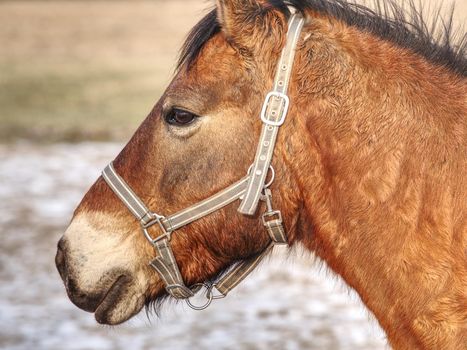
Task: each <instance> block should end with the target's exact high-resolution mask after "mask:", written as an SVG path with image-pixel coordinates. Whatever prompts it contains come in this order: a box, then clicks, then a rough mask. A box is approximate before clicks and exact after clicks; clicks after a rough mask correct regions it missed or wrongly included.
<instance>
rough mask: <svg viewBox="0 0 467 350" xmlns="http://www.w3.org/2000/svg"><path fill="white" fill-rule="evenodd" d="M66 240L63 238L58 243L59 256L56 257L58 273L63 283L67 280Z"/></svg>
mask: <svg viewBox="0 0 467 350" xmlns="http://www.w3.org/2000/svg"><path fill="white" fill-rule="evenodd" d="M64 246H65V243H64V240H63V238H62V239H61V240H60V241H59V242H58V246H57V255H56V256H55V265H56V266H57V270H58V273H59V274H60V277H61V278H62V280H63V281H65V278H66V261H65V252H64Z"/></svg>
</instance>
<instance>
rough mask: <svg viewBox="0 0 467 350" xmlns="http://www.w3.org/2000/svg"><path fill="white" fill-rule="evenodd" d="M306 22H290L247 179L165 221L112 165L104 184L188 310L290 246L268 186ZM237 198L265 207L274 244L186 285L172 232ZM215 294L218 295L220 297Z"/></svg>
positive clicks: (246, 208)
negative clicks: (212, 278) (209, 278)
mask: <svg viewBox="0 0 467 350" xmlns="http://www.w3.org/2000/svg"><path fill="white" fill-rule="evenodd" d="M303 23H304V19H303V17H301V15H300V14H294V15H293V16H292V17H291V18H290V21H289V31H288V34H287V41H286V45H285V47H284V49H283V51H282V55H281V59H280V61H279V64H278V68H277V75H276V79H275V83H274V90H273V91H271V92H270V93H269V94H268V95H267V96H266V99H265V101H264V105H263V108H262V112H261V119H262V121H263V123H264V124H263V129H262V132H261V139H260V143H259V145H258V149H257V153H256V157H255V161H254V163H253V165H252V166H251V168H250V170H249V171H248V175H247V176H246V177H244V178H243V179H241V180H239V181H237V182H236V183H234V184H233V185H231V186H229V187H227V188H225V189H224V190H222V191H220V192H218V193H216V194H215V195H213V196H212V197H209V198H207V199H205V200H203V201H201V202H198V203H197V204H195V205H192V206H191V207H188V208H186V209H183V210H181V211H179V212H178V213H175V214H173V215H170V216H167V217H164V216H162V215H159V214H157V213H154V212H152V211H151V210H150V209H149V208H148V207H147V206H146V205H145V204H144V202H143V201H142V200H141V199H140V198H139V197H138V196H137V195H136V193H135V192H134V191H133V190H132V189H131V187H130V186H129V185H128V184H127V183H126V182H125V181H124V180H123V179H122V178H121V177H120V176H119V175H118V173H117V172H116V171H115V168H114V166H113V164H112V163H111V164H109V165H108V166H107V167H106V168H105V169H104V171H103V172H102V177H103V179H104V180H105V182H106V183H107V184H108V185H109V187H110V188H111V189H112V191H113V192H114V193H115V194H116V195H117V196H118V198H119V199H120V200H121V201H122V202H123V203H124V204H125V206H126V207H127V208H128V209H129V210H130V212H131V213H132V214H133V215H134V216H135V217H136V218H137V219H138V220H139V222H140V224H141V229H142V231H143V233H144V236H145V237H146V239H147V240H148V241H149V242H150V243H151V244H152V245H153V247H154V249H155V250H156V253H157V255H156V257H155V258H154V260H152V261H151V262H150V265H151V266H152V267H153V268H154V269H155V270H156V271H157V272H158V274H159V276H160V278H161V279H162V281H163V282H164V285H165V289H166V291H167V293H169V294H170V295H171V296H172V297H174V298H176V299H185V300H186V301H187V303H188V305H189V306H190V307H192V308H193V309H195V310H203V309H205V308H207V307H208V306H209V305H210V304H211V302H212V300H214V299H220V298H224V297H225V296H227V294H228V293H229V292H230V291H231V290H232V289H233V288H235V287H236V286H237V285H238V284H239V283H240V282H241V281H243V279H244V278H245V277H246V276H248V275H249V274H250V273H251V272H252V271H253V270H254V269H255V268H256V267H257V266H258V264H259V263H260V262H261V261H262V260H263V259H264V257H265V256H266V255H267V254H268V253H269V252H270V251H271V250H272V248H273V246H274V245H275V244H287V235H286V232H285V230H284V226H283V222H282V215H281V212H280V211H278V210H274V208H273V202H272V193H271V190H270V189H269V186H270V185H271V184H272V182H273V181H274V169H273V168H272V167H271V159H272V156H273V153H274V146H275V143H276V139H277V134H278V131H279V127H280V126H281V125H282V124H283V123H284V121H285V118H286V116H287V111H288V108H289V98H288V96H287V95H286V93H287V88H288V85H289V81H290V76H291V72H292V66H293V61H294V56H295V47H296V45H297V42H298V38H299V35H300V32H301V29H302V27H303ZM268 169H271V170H272V179H271V180H270V182H269V183H268V184H265V181H266V177H267V173H268ZM238 199H240V200H241V205H240V208H239V212H240V213H242V214H247V215H252V214H254V213H255V212H256V209H257V206H258V203H259V201H260V200H261V201H264V202H265V203H266V212H265V213H264V214H263V215H262V223H263V225H264V227H265V229H266V231H267V233H268V235H269V237H270V239H271V242H270V243H269V244H268V245H267V247H265V248H264V249H263V250H262V251H261V252H259V253H258V254H256V255H253V256H251V257H249V258H247V259H245V260H242V261H240V262H239V263H237V264H236V265H235V266H234V267H233V268H232V269H231V270H229V271H228V272H227V273H225V274H224V275H223V276H222V277H221V278H220V279H219V280H218V281H217V282H215V283H211V284H208V283H197V284H195V285H193V286H190V287H188V286H186V285H185V283H184V281H183V277H182V275H181V273H180V269H179V267H178V264H177V261H176V259H175V256H174V254H173V250H172V247H171V245H170V240H171V238H172V233H173V232H174V231H176V230H178V229H180V228H181V227H184V226H186V225H188V224H190V223H192V222H193V221H196V220H198V219H200V218H202V217H205V216H207V215H209V214H211V213H213V212H215V211H217V210H219V209H221V208H223V207H225V206H227V205H229V204H231V203H233V202H234V201H236V200H238ZM203 288H204V289H205V296H206V299H207V301H206V303H205V304H204V305H201V306H196V305H193V304H192V303H191V302H190V298H191V297H193V296H194V295H195V294H196V293H198V292H199V291H200V290H201V289H203ZM216 291H217V293H215V292H216Z"/></svg>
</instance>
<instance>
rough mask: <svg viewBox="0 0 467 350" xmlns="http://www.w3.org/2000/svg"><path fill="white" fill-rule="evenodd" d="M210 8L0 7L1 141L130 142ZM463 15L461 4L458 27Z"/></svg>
mask: <svg viewBox="0 0 467 350" xmlns="http://www.w3.org/2000/svg"><path fill="white" fill-rule="evenodd" d="M212 3H213V1H206V0H165V1H164V0H153V1H149V0H146V1H140V0H136V1H100V0H97V1H96V0H94V1H86V0H77V1H59V0H53V1H39V0H36V1H0V23H1V25H0V106H1V110H0V142H2V141H3V142H5V141H9V140H12V139H16V138H18V137H19V138H27V139H32V140H36V141H46V142H53V141H78V140H81V139H88V140H90V139H93V140H96V139H98V140H99V139H125V138H127V137H129V136H130V135H131V132H132V130H134V129H135V128H136V126H137V125H138V124H139V123H140V122H141V121H142V119H143V118H144V117H145V116H146V115H147V113H148V112H149V110H150V109H151V108H152V106H153V105H154V104H155V102H156V101H157V99H158V97H159V95H160V94H161V92H162V91H163V89H164V87H165V86H166V84H167V82H168V81H169V78H170V76H171V74H172V72H173V68H174V64H175V62H176V55H177V51H178V48H179V47H180V46H181V43H182V42H183V38H184V36H185V35H186V33H187V32H188V30H189V29H190V28H191V27H192V26H193V25H194V24H195V22H197V20H199V19H200V18H201V16H202V15H203V13H205V12H206V11H205V10H206V9H207V8H209V7H210V6H211V4H212ZM423 3H424V5H425V6H428V7H433V6H435V5H437V4H439V3H441V0H425V1H423ZM442 4H443V6H444V7H446V8H448V7H449V1H443V2H442ZM466 17H467V2H466V1H465V0H457V10H456V20H457V22H458V23H464V22H465V19H466Z"/></svg>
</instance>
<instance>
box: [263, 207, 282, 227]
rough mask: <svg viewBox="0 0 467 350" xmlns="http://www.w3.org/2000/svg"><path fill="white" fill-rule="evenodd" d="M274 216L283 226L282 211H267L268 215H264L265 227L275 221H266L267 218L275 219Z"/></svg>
mask: <svg viewBox="0 0 467 350" xmlns="http://www.w3.org/2000/svg"><path fill="white" fill-rule="evenodd" d="M274 216H276V220H278V221H279V223H281V224H282V214H281V212H280V210H273V211H267V212H266V213H264V214H263V216H262V219H263V225H264V226H267V223H268V222H271V221H273V220H274V219H272V220H266V218H271V217H274Z"/></svg>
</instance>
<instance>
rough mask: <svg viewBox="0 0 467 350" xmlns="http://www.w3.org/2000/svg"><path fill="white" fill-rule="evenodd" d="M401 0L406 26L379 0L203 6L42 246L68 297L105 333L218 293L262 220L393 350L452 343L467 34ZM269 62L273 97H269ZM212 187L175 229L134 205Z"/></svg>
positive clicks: (463, 179) (260, 233) (464, 160)
mask: <svg viewBox="0 0 467 350" xmlns="http://www.w3.org/2000/svg"><path fill="white" fill-rule="evenodd" d="M411 4H412V12H411V14H409V15H408V16H407V12H404V10H402V8H401V7H400V6H398V5H397V4H396V3H394V2H393V1H391V0H380V1H378V2H377V5H378V6H377V9H376V10H370V9H369V8H367V7H364V6H361V5H356V4H352V3H348V2H346V1H344V0H290V1H287V2H284V1H281V0H274V1H273V0H270V1H266V0H217V1H216V7H215V8H214V9H213V10H212V11H211V12H209V13H208V14H207V15H206V16H205V17H204V18H203V19H202V20H201V21H200V22H199V23H198V24H197V25H196V26H195V27H194V28H193V29H192V31H191V33H190V34H189V35H188V38H187V41H186V43H185V45H184V47H183V49H182V53H181V56H180V61H179V65H178V67H177V70H176V74H175V76H174V78H173V80H172V81H171V83H170V84H169V86H168V88H167V90H166V91H165V92H164V94H163V96H162V97H161V98H160V100H159V101H158V102H157V104H156V105H155V107H154V108H153V110H152V111H151V113H150V114H149V116H148V117H147V118H146V119H145V120H144V122H143V123H142V124H141V126H140V127H139V128H138V129H137V131H136V132H135V134H134V136H133V137H132V138H131V140H130V141H129V142H128V144H127V145H126V146H125V147H124V149H123V150H122V151H121V153H120V154H119V155H118V156H117V157H116V159H115V160H114V162H113V163H112V165H111V166H110V167H108V168H107V169H106V171H105V172H104V173H103V176H102V177H100V178H99V179H97V181H96V182H95V183H94V185H93V186H92V187H91V188H90V189H89V191H88V192H87V193H86V195H85V196H84V198H83V199H82V201H81V203H80V204H79V206H78V207H77V209H76V210H75V212H74V215H73V219H72V221H71V223H70V226H69V227H68V229H67V230H66V232H65V234H64V236H63V237H62V238H61V239H60V241H59V243H58V250H57V255H56V265H57V268H58V270H59V273H60V275H61V278H62V279H63V281H64V284H65V286H66V290H67V293H68V296H69V298H70V299H71V301H72V302H73V303H74V304H76V305H77V306H78V307H79V308H81V309H83V310H85V311H89V312H93V313H94V314H95V318H96V320H97V322H99V323H102V324H108V325H116V324H120V323H122V322H125V321H126V320H128V319H130V318H131V317H132V316H134V315H135V314H137V313H139V311H140V310H141V309H142V308H143V307H144V306H148V305H152V303H157V302H160V301H161V300H165V299H167V298H168V297H169V298H171V297H175V298H180V299H184V298H189V297H191V296H192V295H193V294H195V293H196V292H199V290H200V289H202V288H204V287H206V288H207V291H205V292H203V293H204V294H205V296H206V297H207V298H208V299H209V301H211V300H212V299H216V298H218V297H222V296H224V295H223V294H224V293H222V291H221V289H222V288H221V285H220V283H219V282H216V281H219V279H220V280H222V283H224V289H225V292H227V291H228V290H230V288H231V287H233V284H236V283H232V282H229V283H230V285H229V288H225V278H224V277H223V276H225V274H227V275H229V276H230V277H229V278H231V277H232V274H233V277H234V279H235V280H236V281H237V282H238V283H239V282H240V281H241V279H242V278H243V277H244V276H243V275H245V274H246V272H249V270H251V269H253V268H254V267H255V266H256V265H255V264H256V261H257V260H259V258H260V257H262V256H263V255H266V254H267V253H268V252H269V249H267V247H269V246H270V245H271V237H272V236H271V235H270V233H271V229H272V228H271V225H268V223H270V221H266V222H264V223H263V222H262V220H261V219H262V218H263V220H264V218H265V217H264V215H263V216H261V213H263V212H264V213H265V214H268V213H269V214H271V215H272V216H274V218H273V219H274V220H272V221H274V222H275V223H276V224H277V225H276V229H277V228H280V230H279V231H276V232H279V233H281V234H284V235H283V236H284V237H283V239H285V243H287V244H288V245H289V246H297V245H302V246H303V247H305V248H306V249H307V250H309V251H311V252H313V253H314V255H316V256H317V257H318V258H319V259H321V260H322V261H323V262H324V263H325V264H326V266H327V267H328V268H329V269H330V270H332V271H333V272H334V273H336V274H338V275H340V276H341V277H342V278H343V280H344V281H345V283H346V284H347V285H348V286H349V287H350V288H353V289H354V290H355V291H356V292H357V293H358V295H359V296H360V298H361V300H362V301H363V303H364V304H365V305H366V307H367V308H368V309H369V310H370V311H371V312H372V313H373V314H374V315H375V317H376V319H377V320H378V322H379V324H380V325H381V327H382V328H383V329H384V331H385V332H386V334H387V338H388V342H389V344H390V345H391V346H392V347H393V348H394V349H465V346H466V344H467V212H466V209H467V176H465V172H466V170H467V80H466V75H467V58H466V46H467V45H466V42H467V41H466V40H465V36H464V38H463V39H462V38H460V40H458V41H457V42H456V43H455V42H454V40H453V36H452V35H451V32H452V16H451V20H448V21H445V22H443V23H444V28H445V30H444V31H443V35H442V36H441V37H439V38H437V37H436V35H435V34H434V32H433V31H431V30H430V28H429V27H428V26H427V25H426V24H425V23H426V22H425V21H424V20H423V17H422V16H421V15H420V12H419V11H417V10H416V8H415V7H414V6H413V3H411ZM404 13H405V15H404ZM297 16H299V17H301V19H302V22H301V24H300V26H301V28H298V27H297V28H296V34H297V35H296V37H295V39H296V42H294V43H292V44H291V45H294V46H293V53H294V56H293V59H292V61H290V60H289V61H283V60H284V59H285V58H284V54H283V53H284V50H285V51H287V50H286V49H285V48H286V47H287V45H289V44H288V42H289V41H288V38H289V36H288V33H290V31H291V30H292V29H291V24H290V23H291V18H292V17H297ZM294 23H295V22H294ZM292 25H293V24H292ZM289 51H290V47H289ZM278 62H288V63H290V65H291V64H292V63H293V68H290V65H289V66H287V64H283V65H282V66H280V65H278ZM281 67H282V69H283V70H284V71H286V73H288V74H289V75H290V76H289V77H288V79H289V80H288V84H286V85H288V89H287V92H286V93H284V92H283V93H279V92H274V91H273V92H272V95H270V94H271V93H269V94H268V92H270V91H271V87H272V86H276V85H277V84H275V83H277V81H276V80H277V79H276V76H277V74H278V73H280V71H281ZM265 96H268V97H266V101H264V100H265ZM286 98H287V101H286ZM271 101H276V102H275V103H276V105H277V106H278V107H277V108H273V107H271V104H272V102H271ZM286 102H290V104H289V105H288V106H287V108H286ZM262 106H263V109H264V108H266V109H267V110H268V111H270V110H271V109H273V110H274V111H275V110H277V113H278V114H279V115H280V119H281V120H280V121H281V122H282V124H281V125H278V124H280V123H278V122H277V119H274V120H271V119H268V118H269V117H268V116H269V115H270V114H271V113H272V112H266V115H267V116H266V119H264V116H265V113H261V118H260V117H259V116H260V111H261V109H262ZM286 109H287V111H285V110H286ZM263 112H264V111H263ZM285 117H286V118H285ZM274 121H275V122H277V123H276V124H275V122H274ZM276 129H280V131H278V132H277V135H276V140H275V142H274V144H275V146H274V148H273V149H272V151H271V161H270V162H267V161H265V163H264V164H265V168H264V169H266V173H267V174H264V176H262V177H261V178H262V180H261V181H260V182H258V183H259V185H255V186H256V187H257V188H259V190H260V191H261V193H260V195H259V197H258V198H259V199H258V198H255V200H256V202H257V203H256V204H255V205H252V206H251V208H250V209H248V210H246V212H243V213H239V212H238V210H239V201H240V202H241V203H243V201H246V197H248V196H249V192H248V191H246V190H245V188H246V187H245V186H250V185H249V184H250V182H251V183H253V182H254V181H256V180H255V179H256V175H260V174H261V170H257V169H258V168H257V167H256V165H255V164H257V163H258V162H260V161H261V159H263V158H265V157H263V156H258V154H260V153H258V152H260V151H261V144H258V138H259V137H260V136H261V137H262V135H263V132H267V130H276ZM265 130H266V131H265ZM257 156H258V157H257ZM260 158H261V159H260ZM263 160H264V159H263ZM252 162H253V164H254V165H255V167H254V168H253V169H251V167H250V165H251V164H252ZM269 165H271V167H268V166H269ZM249 167H250V170H249ZM268 169H273V170H274V172H273V171H272V170H268ZM112 176H113V177H112ZM265 177H266V178H265ZM242 179H243V180H242ZM239 181H240V182H239ZM266 182H268V183H267V184H266ZM246 183H248V184H246ZM118 184H120V185H118ZM233 184H234V185H233ZM115 186H117V187H118V186H120V190H118V188H116V187H115ZM229 186H230V187H229ZM251 186H253V185H251ZM258 186H259V187H258ZM253 187H254V186H253ZM239 188H240V190H239ZM248 188H249V187H248ZM226 191H234V192H235V194H234V195H233V196H232V198H231V200H229V201H225V202H224V203H222V206H218V207H216V208H212V206H211V207H210V209H209V210H207V211H205V212H204V214H203V215H202V217H196V218H193V217H192V218H191V219H192V220H191V219H190V220H188V221H189V222H188V223H186V222H185V223H184V224H182V223H180V222H178V224H179V225H178V226H180V227H178V226H177V230H173V229H174V227H172V228H167V225H166V224H167V220H168V219H172V220H175V219H177V218H175V217H174V216H171V217H169V218H168V219H167V220H166V219H165V217H164V216H162V215H156V214H154V212H152V211H150V210H149V209H148V208H152V209H153V210H157V211H158V212H163V213H164V214H171V213H177V212H180V211H182V213H184V214H187V213H189V214H190V215H191V216H194V215H195V214H193V213H194V211H196V210H197V209H196V208H198V209H199V207H200V206H201V207H202V206H205V205H206V203H207V202H206V201H205V199H206V198H214V201H216V202H215V203H217V204H218V203H219V196H217V197H216V193H220V194H221V196H224V195H225V193H226ZM272 192H274V197H273V199H271V198H272V197H271V196H270V194H271V193H272ZM258 193H259V192H258ZM213 196H214V197H213ZM216 198H217V199H216ZM131 201H133V202H131ZM130 202H131V203H133V204H131V203H130ZM195 203H201V204H199V205H198V206H197V205H196V204H195ZM217 204H216V205H217ZM193 205H194V206H193ZM134 206H139V207H141V208H143V213H142V214H141V215H139V212H138V210H139V209H136V210H135V212H132V211H131V210H128V209H131V208H132V207H134ZM273 207H274V208H277V209H279V210H280V212H279V211H277V210H276V211H274V210H272V209H274V208H273ZM184 208H189V209H184ZM211 209H212V210H211ZM184 210H185V211H184ZM135 215H136V216H137V218H138V219H139V221H140V222H139V221H138V220H136V219H135V217H134V216H135ZM144 216H147V217H146V218H144ZM195 219H196V220H195ZM145 220H146V221H145ZM164 220H166V221H164ZM178 220H179V219H178ZM168 221H170V220H168ZM179 221H180V220H179ZM172 223H173V222H172ZM265 226H266V228H267V230H265ZM154 228H156V229H157V230H155V231H157V232H158V233H154V232H153V231H149V229H151V230H152V229H154ZM142 231H143V232H144V233H145V234H144V235H143V234H142V233H141V232H142ZM172 231H174V232H172ZM161 232H162V234H161ZM172 233H173V234H172ZM154 237H156V238H154ZM161 237H162V238H161ZM148 239H149V241H150V243H153V244H148V241H147V240H148ZM160 242H164V243H166V244H167V245H166V246H163V247H160V246H159V245H158V244H159V243H160ZM282 243H284V242H282ZM155 247H156V248H157V249H156V252H155V251H154V248H155ZM164 249H165V250H164ZM164 252H166V253H167V252H168V253H167V254H168V255H167V256H168V258H167V259H169V260H170V263H163V261H164V259H163V257H161V255H163V254H165V253H164ZM169 253H170V254H169ZM155 256H156V259H154V257H155ZM153 259H154V260H153ZM149 261H152V262H151V264H148V262H149ZM158 262H160V264H159V265H158ZM239 267H240V268H239ZM164 268H166V269H169V270H170V269H172V270H171V271H175V272H174V273H170V271H169V272H167V271H166V272H164V271H163V269H164ZM242 268H243V269H244V270H245V271H246V272H245V273H242V276H239V271H240V272H242V271H244V270H242ZM154 269H156V271H155V270H154ZM232 269H233V270H232ZM232 271H234V272H232ZM170 278H172V279H173V280H170ZM167 280H169V282H168V281H167ZM170 281H171V282H170ZM173 286H175V289H174V288H172V287H173ZM186 286H190V287H186ZM214 287H217V288H218V290H219V291H221V294H216V293H219V291H217V292H216V291H215V288H214Z"/></svg>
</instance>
